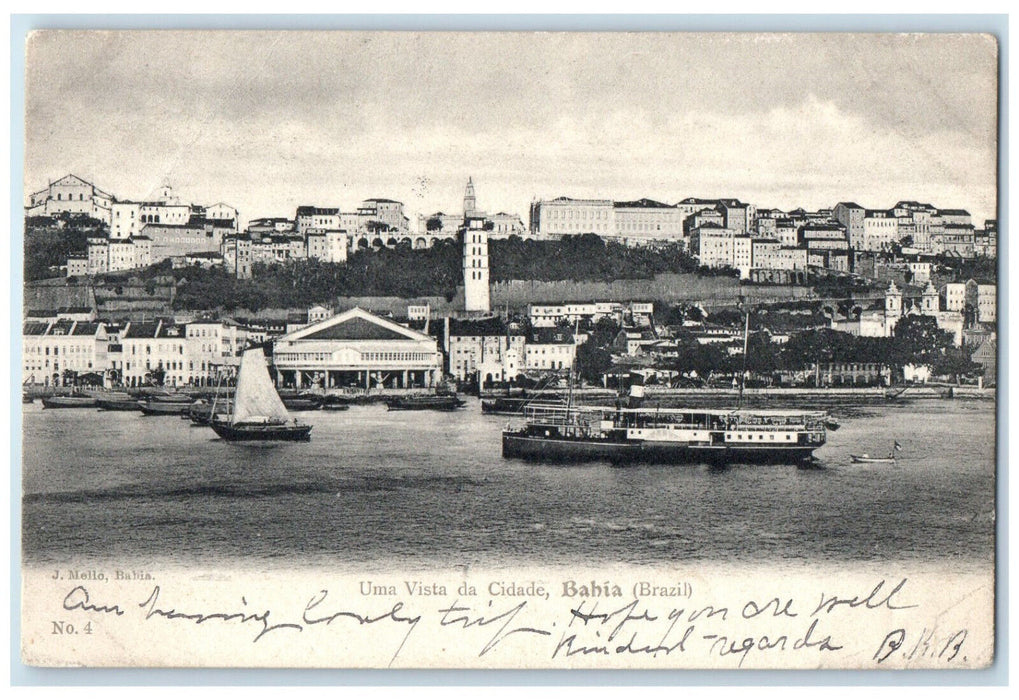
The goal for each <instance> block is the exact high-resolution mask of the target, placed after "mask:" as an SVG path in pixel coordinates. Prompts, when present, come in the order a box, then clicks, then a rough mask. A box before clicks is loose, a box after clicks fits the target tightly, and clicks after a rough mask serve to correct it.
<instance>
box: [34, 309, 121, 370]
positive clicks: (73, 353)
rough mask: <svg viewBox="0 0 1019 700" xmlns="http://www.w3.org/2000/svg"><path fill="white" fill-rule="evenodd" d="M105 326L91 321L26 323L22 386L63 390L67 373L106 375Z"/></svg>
mask: <svg viewBox="0 0 1019 700" xmlns="http://www.w3.org/2000/svg"><path fill="white" fill-rule="evenodd" d="M107 340H108V338H107V333H106V324H104V323H95V322H91V321H69V320H60V321H50V322H45V323H38V322H27V323H25V324H24V326H23V327H22V357H21V360H22V376H21V380H22V382H25V383H29V384H43V385H47V386H50V385H56V386H60V385H63V384H64V383H65V380H66V379H68V378H67V377H65V372H68V371H70V372H73V373H75V374H86V373H89V372H97V373H104V372H105V370H106V367H107V362H106V343H107Z"/></svg>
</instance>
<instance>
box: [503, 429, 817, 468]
mask: <svg viewBox="0 0 1019 700" xmlns="http://www.w3.org/2000/svg"><path fill="white" fill-rule="evenodd" d="M817 447H818V446H816V445H815V446H808V445H788V446H773V445H769V446H763V445H761V446H753V447H751V446H746V447H739V446H731V445H717V446H714V445H689V444H669V443H663V442H650V441H632V442H629V441H627V442H620V441H613V440H579V439H577V440H571V439H568V438H545V437H540V438H539V437H532V436H526V435H515V434H512V433H503V436H502V456H503V457H509V458H516V459H525V460H530V461H539V462H553V463H557V462H558V463H563V462H592V461H608V462H613V463H626V462H632V463H645V464H647V463H651V464H714V465H725V464H799V463H801V462H804V461H806V460H809V459H810V457H811V454H812V453H813V451H814V450H815V449H817Z"/></svg>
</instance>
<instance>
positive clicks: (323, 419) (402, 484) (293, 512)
mask: <svg viewBox="0 0 1019 700" xmlns="http://www.w3.org/2000/svg"><path fill="white" fill-rule="evenodd" d="M834 414H835V415H836V417H838V418H839V420H840V422H841V424H842V427H841V429H839V430H837V431H829V433H828V443H827V444H826V445H825V446H824V447H823V448H821V449H819V450H818V451H817V452H816V453H815V456H816V462H815V463H814V464H813V465H812V466H811V467H810V468H805V467H803V466H795V465H789V466H730V467H726V468H721V469H719V468H710V467H708V466H707V465H685V466H664V465H639V466H636V465H635V466H627V467H620V466H613V465H611V464H609V463H597V462H596V463H590V464H582V465H570V466H562V465H546V464H534V463H526V462H521V461H517V460H507V459H504V458H503V457H502V456H501V448H500V433H501V430H502V428H503V427H504V426H505V424H506V422H507V420H508V419H507V418H506V417H502V416H486V415H482V414H481V411H480V407H479V404H478V401H477V399H473V400H470V401H469V402H468V405H467V407H466V408H465V409H463V410H460V411H455V412H448V413H447V412H431V411H420V412H388V411H386V409H385V406H382V405H365V406H353V407H351V409H350V410H348V411H344V412H322V411H315V412H308V413H301V414H299V415H300V417H301V419H302V420H305V421H307V422H310V423H312V424H313V425H314V429H313V430H312V434H311V441H310V442H307V443H287V444H274V445H238V444H231V443H227V442H224V441H222V440H219V439H218V438H217V437H216V435H215V434H214V433H213V431H212V430H211V429H209V428H206V427H195V426H192V425H191V424H190V423H189V422H188V421H184V420H181V419H180V418H177V417H172V416H168V417H146V416H143V415H141V414H140V413H125V412H99V411H96V410H93V409H66V410H44V409H42V407H41V406H39V405H38V404H32V405H27V406H25V407H24V412H23V424H24V430H23V445H22V447H23V455H24V457H23V479H22V482H23V489H24V493H23V500H22V507H23V519H22V530H23V532H22V541H23V555H24V558H25V561H26V563H28V564H38V565H43V564H55V565H60V564H61V563H64V562H69V561H81V560H89V559H98V560H106V561H109V560H112V559H116V560H117V561H120V562H125V563H126V562H139V563H141V564H145V565H155V564H159V563H174V564H185V565H186V564H188V563H196V564H202V565H214V564H222V565H227V564H230V563H231V562H243V563H245V564H247V565H250V566H256V567H267V568H274V567H286V566H302V565H307V566H322V565H325V566H329V565H332V566H350V567H371V566H374V565H378V566H383V565H385V566H400V567H419V566H428V565H429V564H430V563H441V564H442V565H444V566H454V567H460V566H462V567H477V566H484V567H500V566H518V565H519V566H543V565H549V566H552V565H563V566H569V565H573V564H578V563H585V564H593V565H598V564H613V563H615V564H624V565H625V564H638V565H669V564H670V563H678V562H698V561H704V562H707V561H712V562H721V563H733V564H737V563H739V564H755V563H759V562H772V563H774V562H783V561H786V562H790V563H793V562H804V563H811V562H814V563H819V564H820V563H828V564H852V563H854V562H863V561H872V562H873V561H882V560H895V561H913V562H916V563H926V562H936V563H939V564H944V563H948V564H950V565H952V566H958V567H961V568H968V567H970V566H973V567H978V568H985V567H987V566H988V564H989V563H990V562H991V561H992V560H993V555H994V520H995V519H994V508H995V501H994V499H995V466H994V459H995V431H994V420H995V415H994V403H993V402H991V401H958V400H957V401H942V400H916V401H913V402H906V403H903V404H900V405H880V406H860V407H856V408H853V407H842V408H840V409H839V410H836V411H835V412H834ZM896 441H897V442H898V443H899V444H900V445H901V446H902V450H901V452H899V453H898V456H899V460H898V462H897V463H896V464H894V465H891V464H853V463H851V460H850V454H851V453H853V454H860V453H863V452H868V453H869V454H870V455H872V456H875V455H885V454H887V453H888V452H889V451H890V450H891V449H892V446H893V444H894V442H896Z"/></svg>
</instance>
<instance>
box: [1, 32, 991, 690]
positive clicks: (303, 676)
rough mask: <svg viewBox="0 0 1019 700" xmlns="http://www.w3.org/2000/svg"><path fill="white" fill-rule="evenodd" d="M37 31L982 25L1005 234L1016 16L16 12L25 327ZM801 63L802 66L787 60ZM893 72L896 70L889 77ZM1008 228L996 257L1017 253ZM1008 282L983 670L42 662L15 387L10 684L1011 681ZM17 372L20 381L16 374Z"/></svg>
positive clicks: (16, 192)
mask: <svg viewBox="0 0 1019 700" xmlns="http://www.w3.org/2000/svg"><path fill="white" fill-rule="evenodd" d="M33 29H276V30H283V29H315V30H321V29H348V30H355V29H356V30H418V31H426V30H465V31H468V30H474V31H479V30H518V31H530V30H546V31H716V32H717V31H755V32H760V31H797V32H806V31H822V32H824V31H827V32H831V31H856V32H984V33H989V34H993V35H995V36H996V37H997V38H998V42H999V62H1000V66H1001V72H1000V76H999V142H998V163H999V170H998V172H999V177H998V221H999V231H1000V232H1002V233H1003V234H1004V233H1005V232H1007V231H1008V201H1007V198H1006V197H1005V196H1004V193H1006V192H1008V158H1007V154H1008V129H1007V125H1008V16H1007V15H732V16H723V15H622V16H619V15H612V16H609V15H487V16H480V15H395V16H393V15H300V16H294V15H247V16H245V15H241V16H238V15H12V16H11V105H10V106H11V193H10V194H11V204H12V206H11V221H10V231H11V247H12V250H11V309H10V313H11V320H12V325H13V324H20V322H21V319H22V317H23V312H22V296H23V290H22V284H23V255H24V252H23V240H24V231H23V225H24V216H23V209H22V206H21V205H22V204H23V203H24V192H23V174H22V173H23V159H24V114H25V110H24V72H25V40H26V36H27V34H28V32H29V31H32V30H33ZM790 69H791V70H795V66H791V67H790ZM889 79H892V76H889ZM1008 254H1009V246H1008V236H1007V235H999V239H998V260H999V268H1000V269H1001V272H1002V273H1003V272H1004V269H1003V268H1004V265H1003V262H1002V261H1005V260H1008ZM1008 291H1009V281H1008V278H1007V277H1006V276H1005V275H1004V274H1001V273H999V275H998V318H999V319H1000V321H999V323H1000V328H999V333H998V362H999V365H1000V366H999V370H998V386H999V387H1001V388H1000V389H999V394H998V398H999V402H998V455H999V468H998V485H997V486H998V489H997V491H998V514H997V529H998V537H997V567H998V568H997V579H996V589H997V590H996V597H995V599H996V625H995V636H996V639H997V654H996V661H995V663H994V665H993V666H992V667H991V668H990V669H987V670H984V671H723V672H718V671H712V672H706V671H455V670H454V671H400V670H396V671H393V670H389V671H332V670H311V671H298V670H292V671H289V670H288V671H277V670H257V669H256V670H251V669H245V670H240V669H238V670H234V669H230V670H225V669H223V670H217V669H210V670H164V669H153V670H150V669H113V670H109V669H41V668H34V667H28V666H24V665H23V664H22V663H21V660H20V649H21V638H20V632H21V625H20V623H21V577H20V567H21V557H20V532H21V509H20V505H21V502H20V498H19V495H20V493H21V400H20V396H19V393H20V392H17V391H12V392H11V397H10V410H11V436H10V442H11V471H10V474H11V482H10V493H11V524H10V525H11V543H10V548H11V550H10V551H11V581H10V585H11V608H10V620H11V637H10V645H11V683H12V685H54V686H100V685H101V686H109V685H126V686H131V685H606V686H613V685H649V686H650V685H722V686H740V685H820V684H823V685H1005V684H1007V683H1008V640H1007V632H1008V607H1007V604H1006V603H1007V600H1006V596H1007V591H1008V558H1007V552H1008V508H1007V505H1008V504H1007V493H1008V470H1007V468H1006V467H1005V462H1006V461H1007V457H1006V456H1007V455H1008V449H1007V448H1008V441H1007V435H1006V432H1007V430H1003V429H1002V428H1003V427H1004V426H1007V425H1008V422H1007V417H1008V414H1007V408H1008V394H1007V392H1006V391H1005V389H1004V387H1006V386H1007V384H1008V375H1009V372H1008V367H1007V365H1006V363H1005V361H1004V360H1003V359H1002V358H1005V357H1007V356H1008V347H1009V342H1008V341H1009V338H1008V328H1009V324H1008ZM10 350H11V367H10V375H9V376H10V377H12V388H13V387H17V386H18V385H19V384H20V374H21V337H20V333H19V332H16V331H14V329H12V333H11V348H10ZM14 378H19V380H18V382H17V383H15V382H14V381H13V379H14Z"/></svg>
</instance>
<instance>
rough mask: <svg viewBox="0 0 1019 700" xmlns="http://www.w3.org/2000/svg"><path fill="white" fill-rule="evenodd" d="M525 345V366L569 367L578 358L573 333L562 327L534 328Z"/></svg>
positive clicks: (541, 367)
mask: <svg viewBox="0 0 1019 700" xmlns="http://www.w3.org/2000/svg"><path fill="white" fill-rule="evenodd" d="M525 343H526V344H525V346H524V368H525V369H527V370H539V371H551V370H561V369H569V368H570V367H572V366H573V362H574V360H575V359H576V354H577V346H576V343H575V341H574V338H573V333H572V332H570V331H567V330H563V329H561V328H533V329H531V332H530V333H529V334H528V335H527V339H526V341H525Z"/></svg>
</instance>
